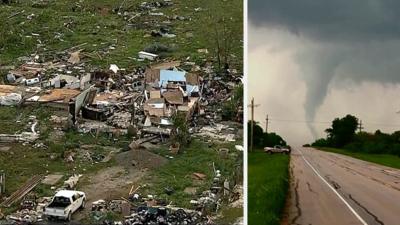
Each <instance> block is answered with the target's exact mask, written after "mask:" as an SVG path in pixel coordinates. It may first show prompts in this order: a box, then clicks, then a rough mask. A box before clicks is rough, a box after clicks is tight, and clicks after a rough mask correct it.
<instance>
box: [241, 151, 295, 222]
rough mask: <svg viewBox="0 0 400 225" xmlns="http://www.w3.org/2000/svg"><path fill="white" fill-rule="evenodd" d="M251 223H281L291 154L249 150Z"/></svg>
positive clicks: (249, 220)
mask: <svg viewBox="0 0 400 225" xmlns="http://www.w3.org/2000/svg"><path fill="white" fill-rule="evenodd" d="M248 179H249V180H248V205H249V206H250V207H249V210H248V216H249V218H248V222H249V224H251V225H253V224H254V225H255V224H257V225H262V224H265V225H279V224H280V220H281V215H282V212H283V209H284V207H285V201H286V194H287V191H288V187H289V156H288V155H283V154H273V155H268V154H265V153H264V152H255V153H249V162H248Z"/></svg>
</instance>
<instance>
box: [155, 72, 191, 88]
mask: <svg viewBox="0 0 400 225" xmlns="http://www.w3.org/2000/svg"><path fill="white" fill-rule="evenodd" d="M185 74H186V72H182V71H173V70H160V82H159V85H160V87H161V86H162V84H166V83H168V81H177V82H186V77H185Z"/></svg>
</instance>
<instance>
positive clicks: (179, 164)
mask: <svg viewBox="0 0 400 225" xmlns="http://www.w3.org/2000/svg"><path fill="white" fill-rule="evenodd" d="M223 147H225V148H229V149H230V150H231V151H230V153H231V155H230V156H229V157H228V158H226V159H222V158H221V156H220V155H219V153H218V152H217V150H218V149H219V148H223ZM160 151H161V152H164V151H163V150H162V149H161V150H160ZM174 157H175V158H174V159H172V160H170V161H169V163H167V164H166V165H164V166H162V167H160V168H158V169H156V170H154V171H151V175H150V177H146V179H145V180H144V182H146V183H148V184H150V186H149V187H148V188H146V192H147V193H146V194H156V195H157V196H159V197H160V198H162V199H166V200H167V201H172V202H173V204H174V205H177V206H179V207H188V208H190V207H191V205H190V203H189V202H190V200H191V199H193V197H194V196H192V195H190V194H186V193H184V190H185V188H186V187H197V192H198V193H201V192H202V191H204V190H208V189H209V188H210V187H211V183H212V179H213V178H214V169H213V163H214V165H215V168H216V169H217V170H220V171H221V174H222V176H223V177H224V178H228V179H229V180H230V181H233V180H234V179H235V177H236V176H240V174H237V173H236V174H235V171H237V168H240V169H241V168H242V166H243V160H242V154H240V153H238V152H237V150H235V148H234V144H223V145H214V146H212V147H209V146H208V145H207V144H206V143H203V142H200V141H197V140H194V141H192V143H191V144H190V146H189V147H187V148H185V149H184V152H182V153H180V154H178V155H176V156H174ZM194 172H197V173H203V174H205V175H206V176H207V177H206V179H205V180H204V181H202V182H194V181H193V178H192V177H191V175H192V174H193V173H194ZM166 187H170V188H172V189H173V190H175V191H174V193H173V194H171V195H167V194H165V192H164V188H166Z"/></svg>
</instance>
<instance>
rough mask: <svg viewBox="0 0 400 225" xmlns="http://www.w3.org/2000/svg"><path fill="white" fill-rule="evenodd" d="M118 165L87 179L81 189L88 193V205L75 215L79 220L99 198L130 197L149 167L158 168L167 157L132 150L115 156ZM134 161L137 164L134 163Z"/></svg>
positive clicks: (165, 161) (145, 151)
mask: <svg viewBox="0 0 400 225" xmlns="http://www.w3.org/2000/svg"><path fill="white" fill-rule="evenodd" d="M115 160H116V163H117V166H114V167H109V168H105V169H102V170H100V171H98V172H97V173H96V174H95V175H93V176H92V177H89V178H88V179H87V182H88V183H87V184H85V185H83V186H82V187H81V188H80V190H81V191H83V192H85V193H86V196H87V207H86V209H85V210H84V211H82V213H79V214H77V215H76V216H75V218H74V219H76V220H79V219H83V218H85V216H86V215H87V214H88V213H90V209H91V203H92V202H94V201H97V200H99V199H104V200H112V199H120V198H121V197H125V198H127V197H128V193H129V191H130V189H131V188H132V186H135V187H137V186H139V185H140V183H139V181H140V180H141V179H142V178H143V177H144V176H145V175H146V174H147V173H148V171H149V169H155V168H158V167H160V166H162V165H164V164H165V163H167V161H168V160H167V159H166V158H164V157H162V156H159V155H157V154H154V153H152V152H149V151H147V150H142V149H140V150H130V151H126V152H121V153H119V154H117V155H116V156H115ZM132 162H134V163H135V165H132V164H133V163H132Z"/></svg>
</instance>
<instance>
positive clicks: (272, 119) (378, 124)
mask: <svg viewBox="0 0 400 225" xmlns="http://www.w3.org/2000/svg"><path fill="white" fill-rule="evenodd" d="M271 121H273V122H282V123H303V124H332V121H313V120H292V119H274V118H271V117H268V123H271ZM258 122H259V123H262V124H263V125H266V122H265V121H258ZM360 122H361V121H360ZM361 123H362V126H363V127H362V129H364V126H365V125H369V126H371V125H373V126H381V127H400V124H388V123H379V122H368V121H367V122H365V121H362V122H361ZM357 128H358V129H359V126H358V127H357Z"/></svg>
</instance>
